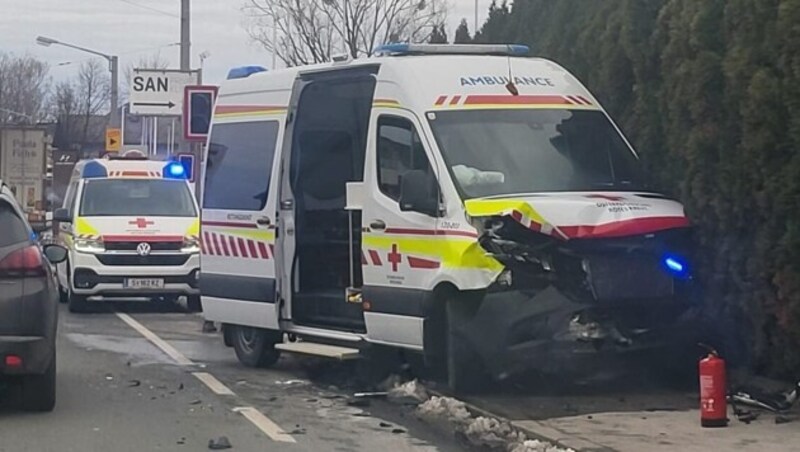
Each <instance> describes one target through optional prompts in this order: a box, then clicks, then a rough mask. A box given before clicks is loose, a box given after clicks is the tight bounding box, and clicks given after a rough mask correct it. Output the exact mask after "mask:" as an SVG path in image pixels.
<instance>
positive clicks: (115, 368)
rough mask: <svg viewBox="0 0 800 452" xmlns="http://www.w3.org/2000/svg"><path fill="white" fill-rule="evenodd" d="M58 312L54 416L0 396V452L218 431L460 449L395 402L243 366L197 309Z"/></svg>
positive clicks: (160, 446) (251, 439)
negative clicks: (358, 399)
mask: <svg viewBox="0 0 800 452" xmlns="http://www.w3.org/2000/svg"><path fill="white" fill-rule="evenodd" d="M60 316H61V317H60V326H59V339H58V401H57V406H56V409H55V411H53V412H52V413H47V414H28V413H20V412H19V411H17V410H15V409H14V408H13V403H12V401H13V393H9V391H6V393H4V394H2V395H0V397H2V398H0V451H2V452H6V451H7V452H25V451H36V452H46V451H58V452H70V451H76V452H77V451H80V452H85V451H119V452H124V451H137V452H140V451H200V450H208V446H209V445H208V443H209V440H211V439H216V438H218V437H220V436H225V437H227V439H228V440H229V442H230V444H231V445H232V449H230V450H234V451H262V450H270V451H273V450H287V451H306V450H308V451H342V452H345V451H375V450H381V449H383V450H391V451H403V450H422V451H433V450H441V451H457V450H463V447H462V446H461V445H459V444H457V443H456V441H455V440H454V439H453V438H452V436H450V435H448V434H446V433H443V432H440V431H436V430H431V429H429V428H428V427H427V426H426V425H425V424H423V423H421V422H419V421H418V420H417V419H416V418H414V417H413V416H412V415H410V413H409V412H408V411H404V409H403V407H401V406H397V405H394V404H390V403H387V402H381V401H373V402H372V403H371V405H370V406H369V407H353V406H350V405H348V403H347V400H348V395H349V393H350V391H351V390H352V389H350V388H348V389H347V390H345V389H340V388H339V387H335V386H331V385H330V382H326V383H320V382H319V381H318V380H317V379H314V380H310V379H309V371H308V370H309V369H310V368H312V367H313V365H309V361H308V360H304V359H298V358H293V357H282V358H281V361H280V362H279V363H278V365H277V366H276V367H275V368H273V369H246V368H244V367H242V366H240V365H239V364H238V362H237V361H236V358H235V355H234V353H233V350H232V349H229V348H226V347H225V346H224V345H223V344H222V340H221V338H220V335H219V334H204V333H202V332H201V326H202V318H201V317H200V316H198V315H196V314H186V313H183V312H180V310H179V309H172V308H166V309H165V308H155V309H154V308H153V306H149V305H142V304H134V303H126V304H116V305H114V306H113V308H112V307H108V308H106V309H104V310H101V312H99V313H93V314H81V315H76V314H70V313H69V312H67V311H66V309H63V306H62V310H61V313H60ZM339 378H342V376H339ZM344 378H345V379H346V378H347V376H346V375H345V376H344ZM323 380H324V379H323ZM344 386H346V385H344Z"/></svg>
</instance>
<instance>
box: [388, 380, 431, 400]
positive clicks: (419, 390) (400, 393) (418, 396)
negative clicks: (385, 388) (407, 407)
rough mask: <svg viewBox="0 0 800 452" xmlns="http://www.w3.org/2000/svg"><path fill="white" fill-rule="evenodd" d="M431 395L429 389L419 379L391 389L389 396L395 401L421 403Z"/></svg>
mask: <svg viewBox="0 0 800 452" xmlns="http://www.w3.org/2000/svg"><path fill="white" fill-rule="evenodd" d="M429 397H430V396H429V395H428V391H426V390H425V387H424V386H423V385H422V384H420V383H419V382H418V381H417V380H411V381H407V382H405V383H403V384H401V385H398V386H395V387H394V388H392V389H390V390H389V398H390V399H391V400H395V401H402V402H405V401H414V402H416V403H421V402H424V401H426V400H428V398H429Z"/></svg>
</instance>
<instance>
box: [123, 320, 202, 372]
mask: <svg viewBox="0 0 800 452" xmlns="http://www.w3.org/2000/svg"><path fill="white" fill-rule="evenodd" d="M116 314H117V317H119V318H120V319H122V321H123V322H125V323H127V324H128V326H130V327H131V328H133V329H134V330H136V331H137V332H139V334H141V335H142V336H144V337H145V338H146V339H147V340H148V341H150V342H152V343H153V345H155V346H156V347H158V348H159V349H161V351H162V352H164V353H166V354H167V356H169V357H170V358H172V359H174V360H175V362H176V363H178V364H180V365H181V366H191V365H192V364H194V363H193V362H192V360H191V359H189V358H187V357H185V356H183V353H181V352H179V351H178V350H176V349H175V347H173V346H171V345H169V344H168V343H167V342H166V341H164V340H163V339H161V338H160V337H158V336H156V334H155V333H153V332H152V331H150V330H148V329H147V328H146V327H145V326H144V325H142V324H141V323H139V322H137V321H136V320H134V319H133V317H131V316H129V315H128V314H124V313H122V312H117V313H116Z"/></svg>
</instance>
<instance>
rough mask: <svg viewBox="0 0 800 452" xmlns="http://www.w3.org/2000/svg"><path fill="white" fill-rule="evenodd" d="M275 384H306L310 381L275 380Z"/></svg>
mask: <svg viewBox="0 0 800 452" xmlns="http://www.w3.org/2000/svg"><path fill="white" fill-rule="evenodd" d="M275 384H276V385H279V386H299V385H308V384H311V382H309V381H307V380H275Z"/></svg>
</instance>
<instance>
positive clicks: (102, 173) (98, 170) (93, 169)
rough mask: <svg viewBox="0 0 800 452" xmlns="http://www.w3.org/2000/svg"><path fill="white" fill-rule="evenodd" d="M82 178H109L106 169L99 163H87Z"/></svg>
mask: <svg viewBox="0 0 800 452" xmlns="http://www.w3.org/2000/svg"><path fill="white" fill-rule="evenodd" d="M81 177H82V178H84V179H96V178H99V177H108V171H106V167H105V166H103V165H102V164H100V163H98V162H86V165H84V166H83V171H82V172H81Z"/></svg>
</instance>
